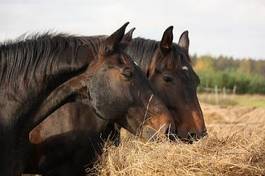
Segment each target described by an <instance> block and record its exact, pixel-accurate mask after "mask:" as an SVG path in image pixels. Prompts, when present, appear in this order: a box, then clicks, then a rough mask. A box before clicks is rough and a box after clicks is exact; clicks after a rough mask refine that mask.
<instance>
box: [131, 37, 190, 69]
mask: <svg viewBox="0 0 265 176" xmlns="http://www.w3.org/2000/svg"><path fill="white" fill-rule="evenodd" d="M159 44H160V42H159V41H155V40H150V39H144V38H140V37H138V38H135V39H133V40H132V42H131V44H130V48H129V49H127V53H128V54H129V55H130V56H131V57H132V58H133V59H134V60H135V61H136V62H137V63H139V65H142V66H143V67H144V68H145V67H146V66H148V65H150V62H151V59H152V57H153V56H154V54H155V51H156V50H157V48H159ZM172 48H173V49H174V50H175V51H176V52H173V54H174V56H173V57H169V60H167V61H161V63H160V64H162V65H164V64H166V63H165V62H171V63H172V62H177V65H178V66H181V65H182V63H183V62H185V61H184V60H185V58H186V57H184V55H185V52H184V51H183V49H182V48H180V46H178V45H177V44H175V43H173V45H172ZM136 51H137V52H136ZM176 54H178V55H180V56H181V57H180V59H179V60H176V59H175V58H178V56H176ZM186 61H187V60H186Z"/></svg>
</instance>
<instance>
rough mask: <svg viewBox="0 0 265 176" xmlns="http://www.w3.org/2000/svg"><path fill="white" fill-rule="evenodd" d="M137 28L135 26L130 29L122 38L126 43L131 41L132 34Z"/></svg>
mask: <svg viewBox="0 0 265 176" xmlns="http://www.w3.org/2000/svg"><path fill="white" fill-rule="evenodd" d="M134 30H135V27H134V28H132V29H131V30H129V31H128V32H127V33H126V34H125V35H124V36H123V38H122V42H124V43H130V42H131V41H132V35H133V32H134Z"/></svg>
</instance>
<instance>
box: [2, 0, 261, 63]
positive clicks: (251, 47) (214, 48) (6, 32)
mask: <svg viewBox="0 0 265 176" xmlns="http://www.w3.org/2000/svg"><path fill="white" fill-rule="evenodd" d="M126 21H129V22H130V25H129V27H128V29H129V28H131V27H136V31H135V33H134V36H135V37H136V36H141V37H146V38H150V39H156V40H160V39H161V37H162V34H163V31H164V30H165V29H166V28H167V27H168V26H170V25H173V26H174V41H175V42H177V41H178V38H179V36H180V34H181V33H182V32H183V31H184V30H189V34H190V45H191V47H190V52H191V54H194V53H197V54H212V55H219V54H223V55H227V56H234V57H241V58H242V57H252V58H255V59H265V48H264V47H265V0H160V1H156V0H139V1H137V0H105V1H103V0H0V41H4V40H6V39H15V38H16V37H18V36H19V35H21V34H23V33H25V32H36V31H47V30H52V31H56V32H68V33H71V34H83V35H96V34H111V32H113V31H114V30H116V29H117V28H118V27H120V26H121V25H122V24H123V23H125V22H126Z"/></svg>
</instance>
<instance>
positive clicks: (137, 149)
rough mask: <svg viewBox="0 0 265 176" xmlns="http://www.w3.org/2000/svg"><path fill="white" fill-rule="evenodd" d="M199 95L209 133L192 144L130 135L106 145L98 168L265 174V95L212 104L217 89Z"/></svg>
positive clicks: (137, 171)
mask: <svg viewBox="0 0 265 176" xmlns="http://www.w3.org/2000/svg"><path fill="white" fill-rule="evenodd" d="M199 97H200V100H201V102H202V108H203V112H204V116H205V121H206V124H207V128H208V132H209V136H208V138H206V139H203V140H201V141H198V142H196V143H195V144H193V145H189V144H183V143H177V144H176V143H171V142H168V141H163V143H159V142H155V143H143V142H141V141H140V140H136V139H134V138H132V137H124V138H123V141H122V143H121V145H120V146H119V147H107V148H106V152H105V154H104V156H103V158H102V160H101V162H100V163H99V165H98V167H97V168H96V170H97V171H99V172H100V175H103V176H107V175H108V176H116V175H126V176H129V175H135V176H136V175H137V176H138V175H144V176H149V175H150V176H151V175H167V176H168V175H231V176H232V175H233V176H234V175H265V97H264V96H261V95H244V96H239V95H234V97H232V98H231V97H230V98H228V96H227V97H223V99H222V101H221V100H219V101H218V105H211V104H216V103H215V99H216V97H215V95H214V94H200V95H199ZM230 101H233V103H231V102H230ZM205 102H207V103H210V104H206V103H205ZM126 136H127V135H126Z"/></svg>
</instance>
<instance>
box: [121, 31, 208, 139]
mask: <svg viewBox="0 0 265 176" xmlns="http://www.w3.org/2000/svg"><path fill="white" fill-rule="evenodd" d="M133 30H134V29H132V30H131V31H129V32H128V33H127V34H126V36H125V37H124V38H125V39H126V41H130V40H131V38H132V37H131V36H132V33H133ZM172 31H173V26H170V27H168V28H167V29H166V30H165V32H164V34H163V37H162V39H161V41H159V42H158V41H154V40H148V39H143V38H135V39H133V40H132V41H131V42H130V44H129V46H128V47H127V49H126V52H127V53H128V54H129V55H130V56H131V57H132V58H134V59H135V60H134V61H135V62H136V63H137V64H138V65H139V66H140V67H141V69H142V70H143V71H144V72H145V73H146V75H147V77H148V79H149V80H150V82H151V84H152V87H153V89H154V90H155V91H156V92H157V93H158V95H159V97H160V98H161V99H162V100H163V102H164V103H165V104H166V106H167V107H168V108H169V109H170V111H171V113H172V115H173V116H174V120H175V126H176V129H177V131H176V134H177V135H178V137H179V138H180V139H183V140H188V141H192V140H197V139H200V138H201V137H204V136H205V135H207V130H206V127H205V123H204V118H203V114H202V110H201V107H200V104H199V101H198V98H197V92H196V88H197V86H198V85H199V82H200V80H199V77H198V76H197V74H196V73H195V72H194V70H193V69H192V65H191V59H190V57H189V37H188V31H185V32H183V33H182V34H181V36H180V38H179V42H178V44H176V43H173V32H172Z"/></svg>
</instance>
